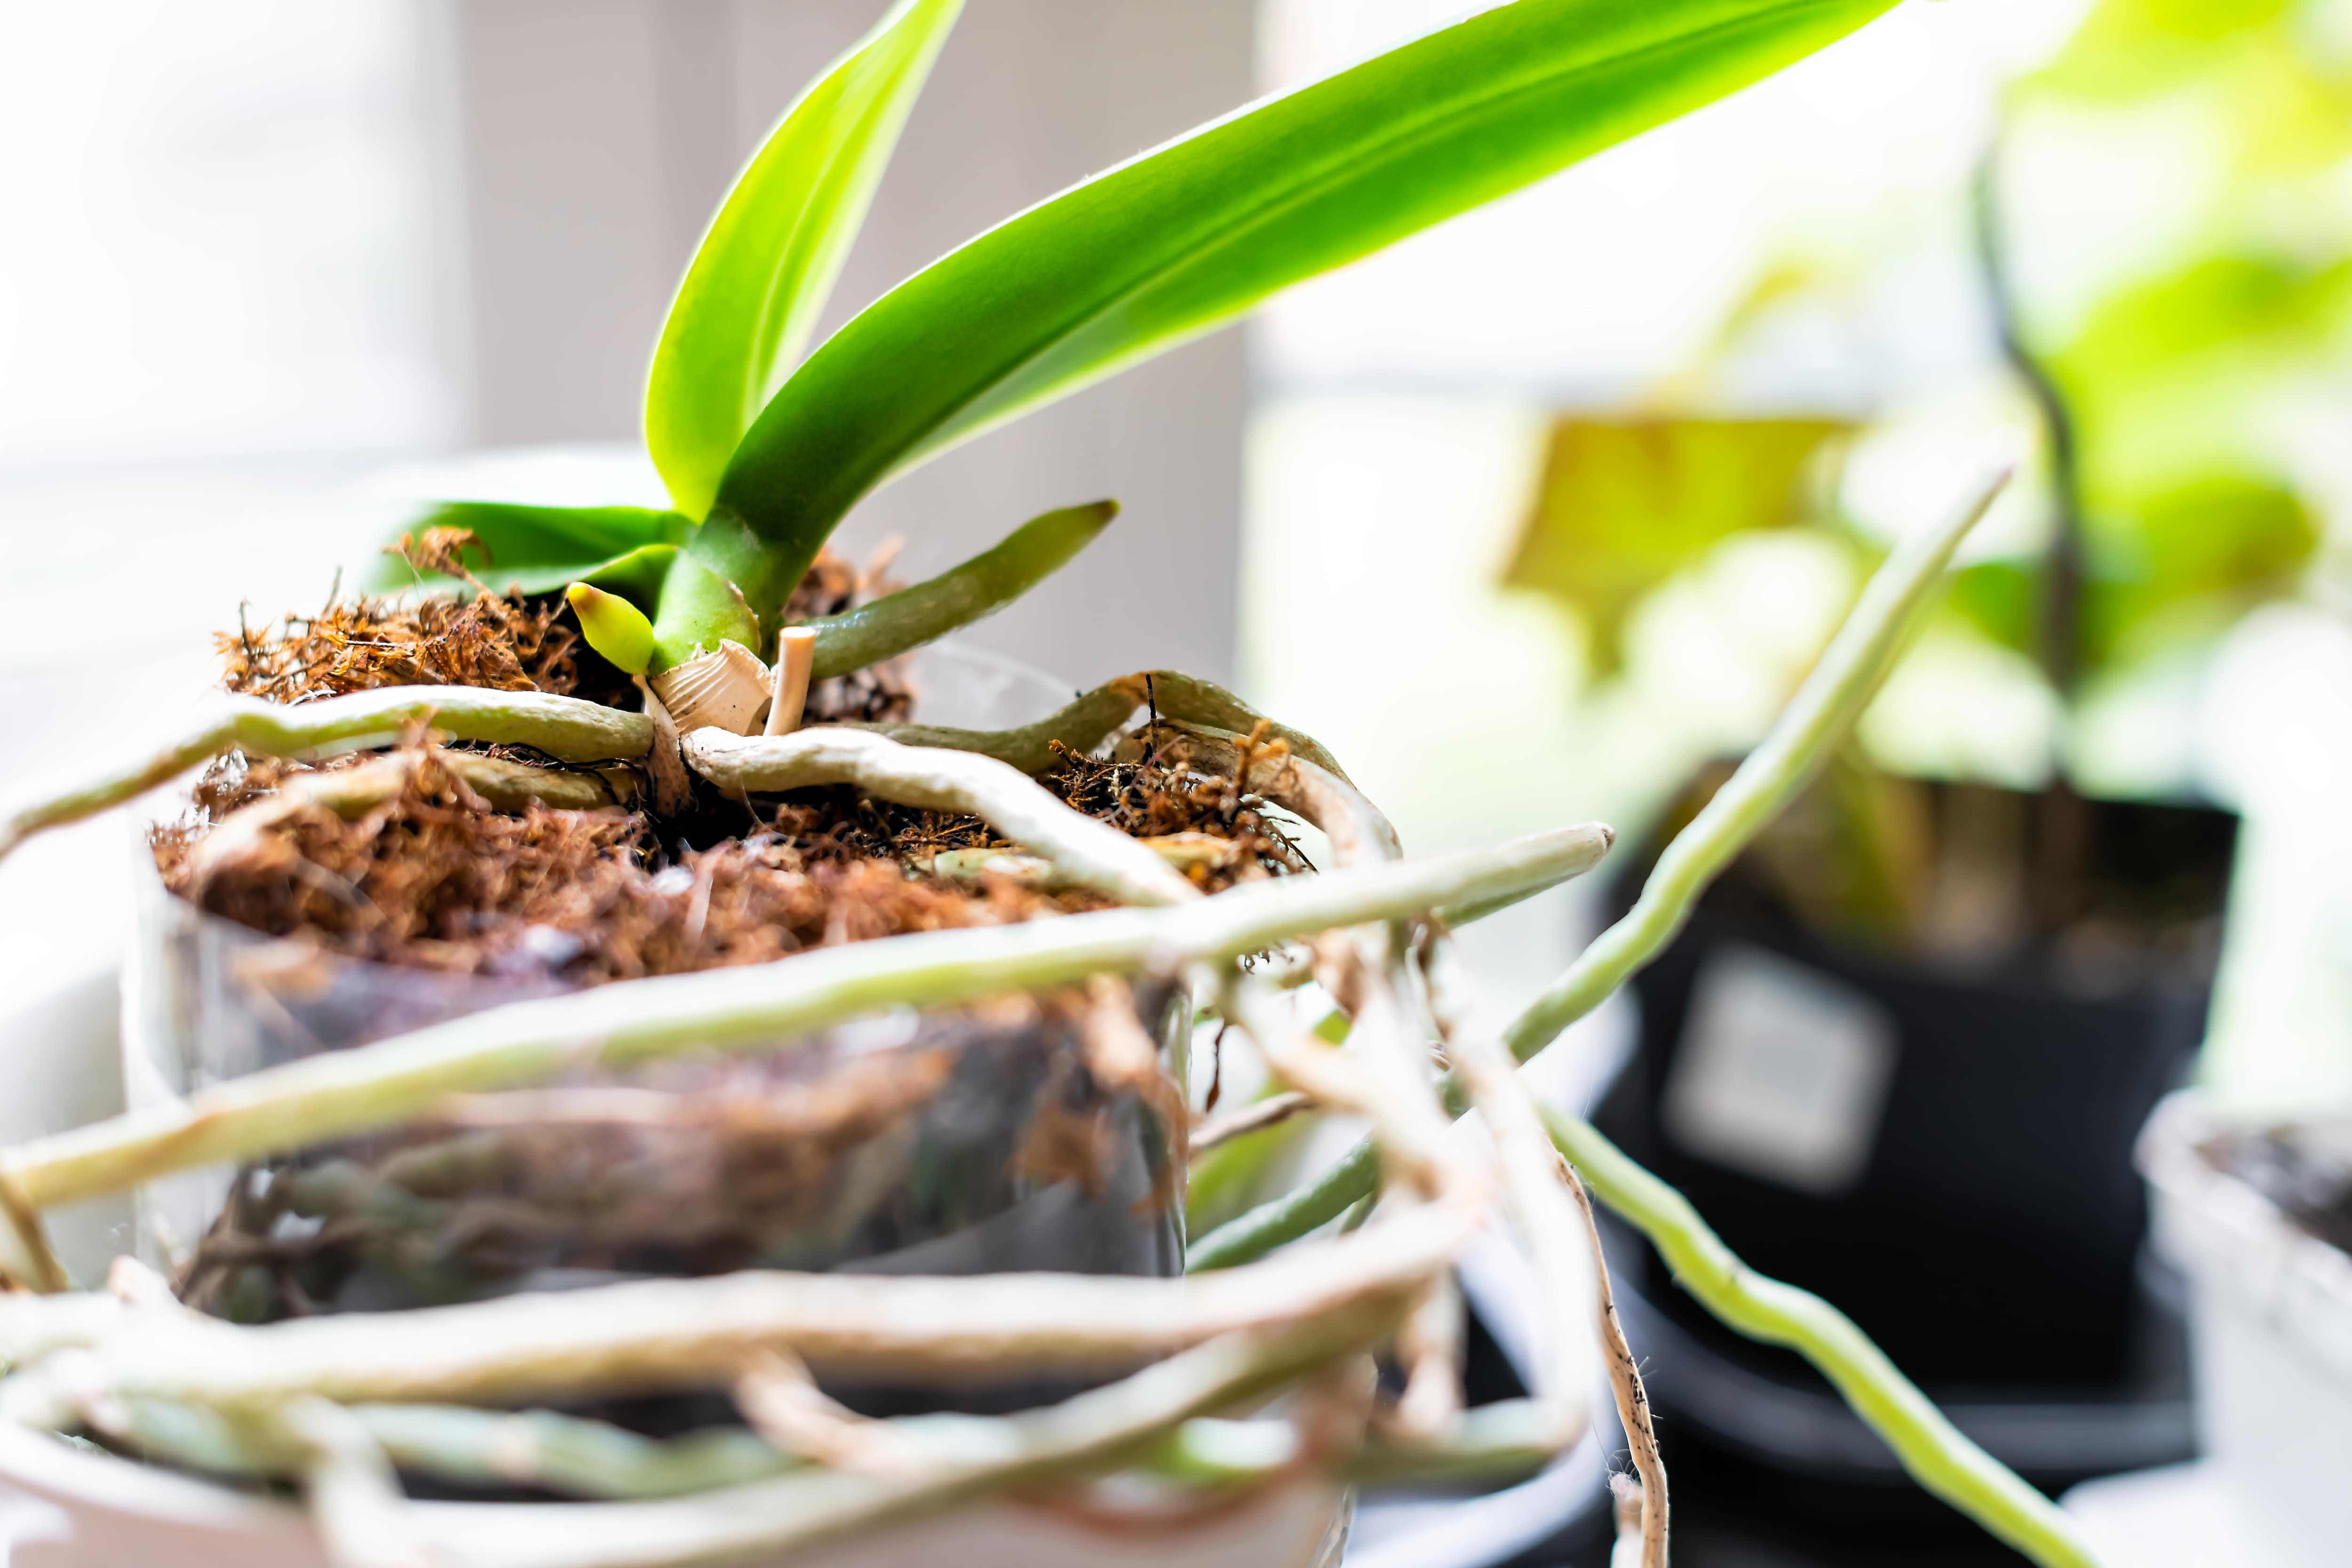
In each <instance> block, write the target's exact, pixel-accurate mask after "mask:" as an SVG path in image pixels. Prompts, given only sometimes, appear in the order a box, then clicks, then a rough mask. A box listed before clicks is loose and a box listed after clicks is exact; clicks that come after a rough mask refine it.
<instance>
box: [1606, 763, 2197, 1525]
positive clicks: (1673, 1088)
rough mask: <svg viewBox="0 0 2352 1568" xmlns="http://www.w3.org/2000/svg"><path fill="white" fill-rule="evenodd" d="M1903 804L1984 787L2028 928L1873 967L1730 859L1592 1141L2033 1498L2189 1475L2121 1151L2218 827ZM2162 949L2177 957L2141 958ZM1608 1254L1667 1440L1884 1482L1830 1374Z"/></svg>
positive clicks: (2169, 1054) (2073, 805) (1834, 1482)
mask: <svg viewBox="0 0 2352 1568" xmlns="http://www.w3.org/2000/svg"><path fill="white" fill-rule="evenodd" d="M1905 787H1906V788H1916V789H1920V790H1924V791H1925V792H1927V798H1928V800H1929V802H1930V805H1931V807H1932V809H1933V811H1934V812H1935V813H1936V814H1937V820H1942V817H1943V814H1945V813H1947V812H1948V811H1949V810H1950V809H1952V808H1953V807H1954V806H1955V805H1961V804H1967V803H1963V802H1959V801H1958V800H1957V799H1956V797H1957V796H1958V795H1960V794H1961V793H1962V791H1963V789H1970V790H1971V791H1972V799H1973V802H1974V804H1975V805H1978V806H1981V805H1984V804H1985V803H1986V802H1988V801H1990V803H1991V804H1992V805H1995V806H1997V807H2000V808H2001V809H2006V810H2010V811H2011V814H2012V817H2013V819H2014V820H2015V821H2017V822H2019V823H2021V824H2022V825H2023V826H2024V833H2023V835H2022V841H2021V844H2020V845H2019V846H2018V847H2019V849H2020V851H2021V864H2020V865H2019V866H2018V867H2017V868H2015V869H2016V871H2017V872H2018V876H2019V879H2020V881H2021V882H2022V883H2030V884H2032V886H2033V888H2034V889H2035V890H2034V893H2033V898H2032V902H2033V904H2034V906H2035V912H2034V921H2035V926H2034V929H2033V930H2032V931H2030V932H2029V933H2028V934H2027V935H2026V936H2025V937H2024V939H2023V940H2021V941H2019V942H2014V943H2012V944H2011V945H2010V946H2009V947H2008V949H2007V950H2006V951H2003V952H1993V953H1986V952H1979V953H1978V954H1977V955H1976V956H1975V958H1974V959H1973V961H1972V962H1970V963H1966V964H1962V963H1956V962H1953V961H1951V960H1949V959H1944V960H1937V959H1931V958H1922V957H1918V956H1913V955H1906V954H1905V953H1901V952H1891V951H1886V950H1885V949H1883V948H1882V949H1880V950H1878V951H1872V950H1871V949H1870V948H1868V947H1865V946H1864V945H1862V944H1860V943H1858V942H1847V941H1842V940H1837V939H1834V938H1831V937H1827V936H1824V935H1823V934H1822V933H1821V932H1820V931H1818V930H1817V929H1813V928H1812V927H1810V926H1809V925H1808V924H1807V923H1806V922H1804V921H1801V920H1800V919H1799V918H1798V916H1797V915H1796V913H1795V912H1794V910H1792V908H1791V906H1790V901H1789V900H1787V899H1785V898H1783V897H1781V896H1780V895H1779V894H1778V893H1776V891H1775V889H1776V887H1779V888H1785V887H1786V886H1787V878H1786V875H1785V871H1784V872H1783V873H1782V874H1781V875H1780V877H1779V878H1778V879H1777V881H1776V879H1775V877H1774V876H1773V875H1771V874H1768V873H1767V872H1766V871H1765V870H1764V868H1763V866H1762V864H1761V861H1760V858H1759V859H1752V860H1748V861H1743V862H1742V863H1740V864H1738V865H1735V866H1734V867H1733V868H1730V869H1729V870H1728V871H1727V873H1726V875H1725V877H1724V878H1723V879H1721V880H1720V881H1719V882H1718V884H1717V887H1716V889H1713V890H1711V891H1710V893H1709V894H1708V895H1707V897H1706V899H1705V900H1703V901H1702V903H1701V906H1700V908H1699V910H1698V911H1697V912H1696V916H1695V918H1694V919H1693V921H1692V922H1691V924H1690V926H1689V928H1688V929H1687V930H1686V931H1685V932H1684V933H1683V934H1682V936H1681V937H1680V938H1679V939H1678V940H1677V941H1676V942H1675V944H1674V945H1673V946H1672V947H1671V948H1670V949H1669V950H1668V951H1667V952H1666V953H1664V955H1663V956H1662V957H1661V958H1660V959H1659V960H1658V962H1657V963H1654V964H1653V965H1652V966H1651V967H1650V968H1649V969H1647V970H1646V971H1644V972H1643V973H1642V974H1641V975H1640V976H1638V977H1637V979H1636V980H1635V982H1634V993H1635V994H1636V996H1637V997H1638V999H1639V1002H1640V1006H1641V1017H1642V1022H1641V1029H1640V1036H1639V1043H1638V1046H1637V1047H1636V1049H1635V1051H1634V1053H1633V1058H1632V1059H1631V1060H1630V1062H1629V1063H1628V1064H1627V1066H1626V1068H1624V1070H1623V1071H1622V1074H1621V1075H1620V1076H1619V1078H1618V1079H1617V1080H1616V1082H1615V1083H1614V1084H1613V1085H1612V1088H1611V1089H1610V1090H1609V1092H1608V1093H1607V1095H1606V1096H1605V1097H1604V1100H1603V1101H1602V1104H1601V1108H1600V1110H1599V1113H1598V1120H1599V1122H1600V1124H1601V1127H1602V1129H1603V1130H1604V1131H1607V1132H1608V1133H1609V1134H1610V1136H1612V1138H1614V1139H1616V1140H1617V1141H1618V1142H1620V1143H1622V1145H1623V1146H1624V1147H1625V1148H1626V1149H1627V1150H1628V1152H1631V1153H1633V1155H1634V1156H1635V1157H1636V1158H1638V1159H1640V1160H1642V1161H1643V1163H1645V1164H1647V1165H1649V1166H1650V1167H1651V1168H1652V1169H1653V1170H1654V1171H1656V1172H1657V1173H1659V1174H1660V1175H1662V1176H1663V1177H1664V1178H1665V1179H1666V1180H1667V1181H1669V1182H1671V1183H1673V1184H1675V1186H1676V1187H1678V1188H1680V1189H1681V1190H1682V1191H1683V1192H1684V1193H1685V1194H1687V1195H1688V1196H1689V1198H1690V1199H1691V1201H1692V1202H1693V1203H1694V1204H1696V1205H1697V1207H1698V1209H1699V1211H1700V1213H1702V1214H1703V1215H1706V1218H1707V1219H1708V1221H1709V1222H1710V1223H1711V1224H1712V1225H1713V1226H1715V1227H1716V1228H1717V1230H1718V1231H1719V1232H1720V1233H1721V1234H1722V1236H1723V1237H1724V1239H1725V1240H1726V1241H1727V1243H1729V1245H1730V1246H1731V1247H1733V1248H1734V1249H1735V1250H1736V1251H1738V1253H1739V1254H1740V1255H1741V1256H1742V1257H1743V1258H1746V1259H1747V1260H1748V1262H1749V1263H1750V1264H1752V1265H1753V1266H1755V1267H1756V1268H1758V1269H1759V1270H1761V1271H1763V1272H1764V1273H1766V1274H1769V1275H1772V1276H1775V1277H1777V1278H1780V1279H1788V1280H1790V1281H1792V1282H1794V1283H1796V1284H1799V1285H1802V1286H1804V1287H1806V1288H1807V1289H1812V1290H1815V1291H1817V1292H1819V1293H1820V1294H1822V1296H1824V1297H1826V1298H1828V1299H1829V1300H1832V1301H1833V1302H1835V1303H1836V1304H1837V1305H1838V1306H1839V1307H1841V1308H1843V1310H1845V1311H1847V1312H1848V1313H1850V1314H1851V1315H1852V1316H1853V1319H1854V1320H1855V1321H1856V1322H1858V1323H1859V1324H1860V1325H1861V1326H1862V1328H1863V1329H1864V1331H1867V1332H1868V1333H1870V1334H1871V1335H1872V1337H1873V1338H1874V1339H1875V1340H1876V1341H1877V1342H1879V1344H1880V1345H1881V1346H1883V1347H1884V1348H1885V1350H1886V1351H1887V1352H1888V1353H1889V1354H1890V1355H1891V1356H1892V1357H1893V1358H1894V1359H1895V1363H1897V1364H1898V1365H1900V1366H1901V1367H1903V1368H1904V1370H1905V1371H1906V1373H1910V1374H1911V1375H1912V1376H1913V1377H1914V1378H1915V1379H1916V1380H1917V1381H1919V1382H1920V1383H1922V1384H1925V1385H1926V1386H1927V1389H1928V1391H1929V1392H1930V1393H1931V1394H1936V1395H1937V1397H1938V1398H1939V1400H1943V1401H1948V1402H1951V1403H1953V1404H1954V1405H1957V1406H1958V1414H1959V1415H1960V1416H1961V1425H1962V1426H1963V1427H1964V1428H1972V1429H1973V1435H1975V1436H1978V1437H1979V1440H1980V1441H1983V1442H1984V1443H1985V1445H1986V1446H1987V1447H1989V1448H1990V1449H1991V1450H1992V1451H1993V1452H1994V1453H1995V1454H1996V1456H1998V1457H2000V1458H2003V1459H2005V1460H2007V1461H2009V1462H2011V1463H2012V1464H2013V1465H2015V1466H2016V1467H2017V1468H2021V1470H2023V1471H2024V1472H2025V1473H2027V1474H2028V1475H2029V1476H2030V1477H2031V1478H2032V1479H2035V1480H2036V1481H2037V1482H2040V1483H2042V1484H2045V1485H2048V1486H2052V1487H2053V1488H2054V1487H2058V1486H2063V1485H2064V1484H2067V1483H2069V1482H2071V1481H2073V1480H2075V1479H2083V1478H2084V1477H2087V1476H2091V1475H2096V1474H2102V1473H2107V1472H2111V1471H2114V1470H2118V1469H2124V1468H2133V1467H2137V1466H2145V1465H2152V1464H2158V1463H2164V1462H2167V1461H2168V1460H2172V1459H2177V1458H2186V1457H2188V1455H2189V1453H2190V1452H2191V1451H2192V1449H2193V1442H2194V1438H2193V1432H2192V1430H2191V1424H2190V1419H2189V1407H2188V1403H2187V1397H2186V1390H2185V1379H2184V1378H2183V1377H2182V1376H2181V1373H2180V1355H2179V1323H2178V1319H2177V1316H2175V1315H2173V1314H2171V1313H2170V1312H2168V1310H2167V1309H2166V1307H2165V1306H2164V1304H2163V1302H2162V1301H2161V1300H2159V1299H2158V1298H2159V1297H2160V1296H2161V1291H2160V1290H2158V1291H2156V1292H2153V1293H2152V1292H2151V1290H2150V1289H2149V1287H2148V1284H2147V1279H2146V1273H2147V1271H2146V1270H2145V1269H2144V1268H2143V1267H2142V1265H2141V1257H2142V1250H2143V1248H2142V1242H2143V1239H2144V1235H2145V1231H2146V1228H2147V1216H2146V1212H2145V1207H2144V1205H2143V1201H2142V1197H2141V1191H2140V1186H2139V1184H2138V1182H2137V1179H2136V1177H2135V1175H2134V1173H2133V1171H2132V1166H2131V1146H2132V1141H2133V1138H2134V1136H2135V1134H2136V1133H2137V1131H2138V1129H2139V1127H2140V1125H2141V1124H2142V1123H2143V1122H2144V1121H2146V1120H2147V1115H2148V1113H2149V1111H2150V1110H2152V1109H2153V1108H2154V1106H2155V1104H2156V1101H2157V1100H2158V1098H2159V1097H2160V1096H2161V1095H2162V1094H2163V1093H2164V1092H2165V1091H2166V1090H2167V1089H2169V1088H2171V1087H2172V1086H2173V1085H2175V1084H2176V1083H2177V1082H2178V1081H2179V1079H2180V1078H2181V1076H2182V1074H2183V1073H2184V1071H2185V1070H2186V1068H2187V1065H2188V1062H2189V1056H2190V1053H2191V1051H2192V1050H2193V1049H2194V1048H2195V1047H2196V1045H2197V1043H2198V1041H2199V1040H2200V1037H2202V1035H2203V1032H2204V1023H2205V1015H2206V1008H2207V1002H2208V998H2209V994H2210V952H2211V950H2212V949H2213V947H2214V946H2215V945H2216V942H2217V941H2218V930H2219V920H2220V916H2221V908H2222V905H2223V902H2224V900H2225V898H2226V893H2227V888H2228V881H2229V868H2230V862H2231V854H2232V850H2233V847H2234V843H2235V832H2236V820H2235V818H2234V817H2231V816H2228V815H2226V814H2223V813H2221V812H2217V811H2212V810H2209V809H2205V808H2201V807H2194V806H2177V805H2149V804H2138V803H2117V802H2101V801H2083V800H2079V799H2076V798H2074V797H2073V796H2071V795H2069V796H2063V797H2058V798H2057V799H2056V800H2055V802H2054V805H2053V800H2052V797H2037V796H2020V795H2013V794H2011V793H2010V792H1998V791H1989V790H1981V789H1973V788H1972V786H1950V785H1918V786H1913V785H1907V784H1906V786H1905ZM2053 824H2055V825H2057V826H2056V827H2055V828H2053ZM2061 832H2063V839H2061V838H2059V837H2057V835H2058V834H2059V833H2061ZM1788 848H1789V846H1788V845H1786V844H1783V845H1781V846H1780V850H1781V851H1782V852H1783V853H1784V854H1785V852H1786V851H1787V849H1788ZM2060 860H2063V862H2064V863H2065V868H2066V870H2067V874H2068V876H2069V877H2070V878H2071V879H2072V882H2071V886H2072V888H2073V891H2072V892H2071V893H2070V894H2069V895H2068V898H2067V900H2065V903H2066V907H2065V908H2064V909H2063V910H2060V911H2059V915H2060V917H2062V918H2056V919H2053V918H2048V917H2049V908H2048V907H2047V906H2048V903H2049V900H2047V899H2046V898H2045V897H2044V894H2043V891H2042V884H2043V883H2044V882H2046V881H2047V879H2048V875H2049V873H2050V871H2051V868H2052V866H2053V862H2055V861H2060ZM1784 864H1785V862H1784ZM1643 868H1644V867H1643V865H1642V864H1640V863H1637V864H1636V866H1635V868H1634V874H1630V875H1628V876H1627V877H1626V878H1625V879H1623V880H1622V882H1621V883H1620V884H1619V886H1618V889H1617V897H1618V899H1619V900H1620V903H1621V907H1622V904H1625V903H1630V901H1631V899H1632V896H1633V892H1634V891H1635V890H1636V889H1638V887H1639V880H1640V879H1639V872H1640V871H1641V870H1642V869H1643ZM2140 917H2146V918H2144V919H2143V918H2140ZM2135 919H2138V921H2139V923H2138V925H2137V926H2135V925H2134V924H2133V921H2134V920H2135ZM2069 920H2071V921H2072V923H2071V924H2069V923H2066V922H2067V921H2069ZM2158 926H2161V927H2162V928H2163V929H2164V930H2166V931H2170V932H2172V933H2173V935H2174V937H2175V938H2178V937H2179V934H2180V933H2182V932H2189V933H2190V935H2191V936H2192V937H2193V939H2194V940H2190V941H2187V942H2181V941H2178V940H2175V941H2171V942H2169V944H2167V943H2166V942H2155V941H2153V940H2151V941H2150V942H2146V943H2142V944H2138V945H2135V942H2134V940H2133V939H2134V937H2135V936H2136V935H2143V934H2145V933H2146V932H2147V931H2150V930H2153V929H2155V928H2156V927H2158ZM2084 931H2090V932H2092V933H2093V935H2094V937H2095V940H2092V939H2090V938H2086V937H2085V936H2084ZM1622 1250H1624V1251H1625V1252H1627V1253H1628V1254H1629V1255H1635V1256H1638V1263H1636V1264H1635V1266H1634V1267H1633V1268H1631V1269H1630V1270H1629V1272H1630V1275H1631V1278H1630V1279H1629V1281H1628V1282H1629V1283H1630V1284H1631V1285H1632V1286H1633V1288H1634V1294H1635V1296H1636V1298H1637V1299H1636V1300H1634V1301H1633V1303H1631V1306H1630V1310H1629V1312H1628V1317H1629V1320H1631V1321H1630V1322H1629V1327H1630V1328H1631V1329H1632V1330H1633V1332H1634V1334H1635V1337H1636V1338H1637V1340H1638V1341H1641V1342H1643V1343H1642V1344H1641V1346H1640V1348H1641V1349H1643V1352H1644V1353H1645V1354H1647V1355H1649V1356H1651V1357H1654V1360H1655V1373H1654V1376H1655V1381H1656V1385H1657V1386H1656V1389H1655V1396H1656V1398H1657V1400H1658V1403H1659V1405H1660V1407H1661V1409H1662V1411H1663V1413H1664V1416H1665V1421H1664V1429H1665V1430H1666V1431H1669V1432H1675V1433H1679V1434H1680V1435H1682V1436H1683V1437H1684V1438H1685V1442H1686V1443H1688V1442H1691V1441H1696V1442H1698V1443H1701V1444H1704V1445H1706V1446H1707V1447H1710V1448H1712V1449H1714V1450H1715V1451H1716V1456H1715V1457H1717V1458H1723V1459H1725V1460H1727V1462H1728V1463H1729V1464H1730V1465H1731V1466H1732V1468H1734V1469H1738V1468H1740V1467H1747V1468H1749V1469H1750V1470H1752V1471H1754V1472H1756V1473H1759V1474H1761V1475H1769V1476H1771V1477H1773V1478H1775V1479H1776V1482H1777V1483H1785V1482H1787V1481H1789V1480H1791V1479H1797V1478H1802V1479H1804V1480H1805V1481H1807V1482H1808V1483H1810V1484H1813V1485H1814V1486H1816V1488H1817V1489H1828V1491H1834V1490H1836V1489H1839V1488H1853V1487H1860V1488H1862V1489H1864V1490H1869V1489H1878V1488H1893V1487H1896V1486H1899V1485H1900V1484H1901V1482H1902V1478H1901V1476H1900V1472H1899V1471H1898V1470H1897V1469H1896V1468H1895V1466H1894V1464H1893V1460H1892V1456H1891V1455H1889V1454H1888V1453H1887V1451H1886V1450H1885V1447H1884V1446H1883V1445H1881V1444H1880V1443H1879V1442H1878V1441H1877V1439H1876V1438H1875V1437H1874V1436H1872V1435H1871V1434H1869V1432H1868V1431H1867V1430H1866V1429H1865V1428H1864V1427H1863V1426H1861V1424H1860V1423H1859V1421H1857V1420H1856V1419H1855V1418H1853V1416H1852V1415H1850V1414H1849V1413H1847V1412H1846V1411H1845V1410H1844V1409H1843V1405H1841V1404H1840V1403H1839V1402H1838V1401H1837V1400H1836V1398H1835V1396H1834V1394H1832V1391H1831V1390H1830V1389H1829V1387H1828V1385H1827V1384H1826V1383H1825V1382H1824V1381H1822V1379H1821V1378H1819V1377H1818V1376H1817V1375H1815V1374H1814V1373H1811V1370H1810V1369H1809V1368H1807V1367H1805V1366H1804V1365H1803V1363H1801V1362H1799V1361H1798V1360H1797V1359H1796V1358H1795V1357H1794V1356H1792V1355H1790V1354H1788V1353H1786V1352H1777V1351H1771V1350H1768V1349H1766V1348H1764V1347H1760V1346H1758V1345H1755V1344H1753V1343H1751V1342H1748V1341H1745V1340H1743V1339H1740V1338H1739V1337H1738V1336H1737V1335H1734V1334H1732V1333H1730V1332H1729V1331H1726V1330H1724V1329H1723V1328H1721V1327H1720V1325H1718V1324H1717V1323H1715V1322H1714V1321H1713V1320H1712V1319H1710V1318H1708V1317H1707V1316H1706V1313H1705V1312H1704V1311H1702V1310H1699V1309H1698V1308H1697V1307H1696V1304H1695V1303H1693V1302H1692V1301H1691V1300H1689V1299H1688V1298H1687V1297H1685V1295H1684V1294H1683V1293H1682V1292H1681V1291H1680V1290H1679V1289H1675V1287H1674V1286H1673V1284H1672V1282H1671V1280H1670V1279H1668V1278H1667V1276H1666V1273H1665V1270H1664V1268H1663V1267H1661V1266H1660V1265H1659V1263H1658V1261H1657V1259H1656V1258H1654V1256H1653V1255H1651V1254H1650V1253H1649V1252H1648V1251H1647V1249H1646V1248H1638V1247H1631V1246H1628V1247H1624V1248H1623V1249H1622ZM1626 1261H1627V1262H1628V1263H1633V1262H1634V1256H1629V1257H1628V1258H1626ZM1768 1490H1771V1489H1768ZM1777 1490H1778V1491H1779V1492H1780V1494H1781V1495H1783V1496H1784V1498H1785V1497H1787V1496H1788V1495H1789V1493H1788V1489H1787V1487H1786V1486H1785V1485H1778V1486H1777ZM1828 1491H1824V1493H1823V1497H1826V1496H1827V1495H1828ZM1822 1500H1823V1499H1822V1498H1816V1499H1815V1501H1822ZM1835 1506H1836V1507H1837V1508H1839V1509H1849V1508H1850V1506H1851V1499H1843V1498H1842V1499H1839V1500H1837V1502H1836V1504H1835Z"/></svg>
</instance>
